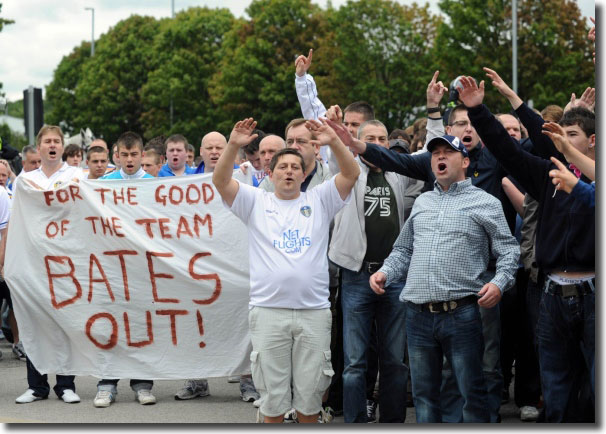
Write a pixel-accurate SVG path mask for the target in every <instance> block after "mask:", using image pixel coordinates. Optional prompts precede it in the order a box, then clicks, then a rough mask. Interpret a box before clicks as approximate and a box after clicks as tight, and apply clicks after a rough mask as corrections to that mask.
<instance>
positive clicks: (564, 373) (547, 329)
mask: <svg viewBox="0 0 606 434" xmlns="http://www.w3.org/2000/svg"><path fill="white" fill-rule="evenodd" d="M536 332H537V340H538V345H539V366H540V369H541V383H542V385H543V399H544V401H545V421H546V422H574V421H575V420H570V418H569V416H567V413H568V412H567V409H568V407H569V406H570V404H571V402H572V401H573V400H574V398H573V395H574V394H575V392H576V390H577V388H578V383H579V378H580V377H581V376H582V374H583V370H584V369H587V370H589V373H590V375H589V377H590V378H589V381H590V382H591V392H592V393H593V397H595V386H594V385H595V365H594V363H595V294H593V293H591V294H585V295H581V296H577V297H566V298H564V297H562V296H560V295H553V294H550V293H543V296H542V298H541V304H540V306H539V319H538V322H537V331H536ZM580 354H582V355H583V357H579V355H580ZM579 360H581V362H579ZM583 360H584V363H585V364H586V368H585V367H584V366H582V363H583ZM594 399H595V398H594ZM593 404H594V406H595V401H594V403H593ZM568 414H569V413H568Z"/></svg>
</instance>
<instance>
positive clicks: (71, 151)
mask: <svg viewBox="0 0 606 434" xmlns="http://www.w3.org/2000/svg"><path fill="white" fill-rule="evenodd" d="M78 154H80V156H82V148H81V147H80V146H78V145H76V144H74V143H72V144H71V145H67V146H66V147H65V149H64V150H63V157H62V159H63V161H67V158H68V157H75V156H76V155H78Z"/></svg>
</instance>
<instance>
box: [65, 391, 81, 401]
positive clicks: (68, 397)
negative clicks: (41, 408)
mask: <svg viewBox="0 0 606 434" xmlns="http://www.w3.org/2000/svg"><path fill="white" fill-rule="evenodd" d="M61 399H62V400H63V402H65V403H67V404H76V403H78V402H80V397H79V396H78V395H77V394H76V392H74V391H73V390H71V389H65V390H64V391H63V395H61Z"/></svg>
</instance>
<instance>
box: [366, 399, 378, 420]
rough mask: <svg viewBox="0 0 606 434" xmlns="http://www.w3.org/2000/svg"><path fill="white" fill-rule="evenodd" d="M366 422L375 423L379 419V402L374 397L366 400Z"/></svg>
mask: <svg viewBox="0 0 606 434" xmlns="http://www.w3.org/2000/svg"><path fill="white" fill-rule="evenodd" d="M366 418H367V419H368V420H367V421H366V422H368V423H375V422H376V421H377V402H376V401H373V400H372V399H367V400H366Z"/></svg>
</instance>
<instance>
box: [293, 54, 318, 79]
mask: <svg viewBox="0 0 606 434" xmlns="http://www.w3.org/2000/svg"><path fill="white" fill-rule="evenodd" d="M313 51H314V50H313V48H312V49H310V50H309V54H308V55H307V57H305V56H304V55H302V54H301V55H300V56H299V57H297V59H296V60H295V74H297V76H299V77H303V76H304V75H305V74H306V73H307V71H308V70H309V67H310V66H311V56H312V55H313Z"/></svg>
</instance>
